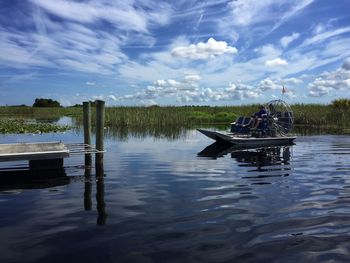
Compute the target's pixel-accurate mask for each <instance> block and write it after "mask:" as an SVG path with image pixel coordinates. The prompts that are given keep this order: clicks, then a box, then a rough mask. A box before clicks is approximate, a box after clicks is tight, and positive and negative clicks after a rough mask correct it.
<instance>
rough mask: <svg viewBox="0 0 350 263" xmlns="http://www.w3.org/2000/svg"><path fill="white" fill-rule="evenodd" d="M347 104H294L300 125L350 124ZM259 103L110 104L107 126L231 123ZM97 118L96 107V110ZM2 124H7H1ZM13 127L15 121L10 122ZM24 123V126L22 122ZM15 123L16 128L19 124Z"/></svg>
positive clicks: (77, 110) (25, 114)
mask: <svg viewBox="0 0 350 263" xmlns="http://www.w3.org/2000/svg"><path fill="white" fill-rule="evenodd" d="M344 101H345V103H343V104H341V103H340V104H339V105H338V104H334V103H333V104H331V105H321V104H294V105H292V110H293V112H294V116H295V120H294V121H295V124H296V125H304V126H333V127H339V128H349V127H350V105H349V103H348V100H344ZM257 110H258V105H242V106H220V107H209V106H183V107H174V106H169V107H159V106H151V107H107V108H106V126H110V127H113V126H117V127H138V128H142V127H151V128H152V129H157V128H164V127H168V128H171V127H190V126H194V125H205V124H227V125H228V124H229V123H230V122H232V121H233V120H235V119H236V118H237V117H238V116H251V115H252V114H253V113H254V112H256V111H257ZM92 114H93V118H92V119H93V120H94V115H95V112H94V109H93V111H92ZM0 116H1V118H2V119H6V118H8V117H9V116H10V117H11V118H31V119H35V120H50V119H54V120H55V119H56V120H58V119H59V118H60V117H62V116H71V117H74V118H75V119H76V120H77V122H78V124H79V123H81V121H82V108H81V107H72V108H33V107H0ZM0 125H4V124H1V123H0ZM9 125H10V126H11V123H10V124H9ZM19 126H20V125H19ZM19 126H15V127H19Z"/></svg>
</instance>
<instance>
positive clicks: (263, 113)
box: [252, 105, 267, 129]
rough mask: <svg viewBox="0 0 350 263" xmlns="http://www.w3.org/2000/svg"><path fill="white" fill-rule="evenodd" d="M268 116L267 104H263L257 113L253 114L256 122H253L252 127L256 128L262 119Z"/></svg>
mask: <svg viewBox="0 0 350 263" xmlns="http://www.w3.org/2000/svg"><path fill="white" fill-rule="evenodd" d="M266 116H267V111H266V109H265V106H264V105H261V106H260V110H259V111H258V112H256V113H254V115H253V117H254V122H253V125H252V128H253V129H256V128H257V127H258V126H259V124H260V123H261V121H262V120H263V118H264V117H266Z"/></svg>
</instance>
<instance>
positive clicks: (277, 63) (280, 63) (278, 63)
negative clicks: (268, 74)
mask: <svg viewBox="0 0 350 263" xmlns="http://www.w3.org/2000/svg"><path fill="white" fill-rule="evenodd" d="M287 64H288V62H287V61H286V60H284V59H281V58H275V59H271V60H266V61H265V65H266V66H268V67H276V66H285V65H287Z"/></svg>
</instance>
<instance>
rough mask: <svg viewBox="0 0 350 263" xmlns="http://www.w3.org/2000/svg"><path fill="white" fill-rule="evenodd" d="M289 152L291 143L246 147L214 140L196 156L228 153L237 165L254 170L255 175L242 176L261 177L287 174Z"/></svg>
mask: <svg viewBox="0 0 350 263" xmlns="http://www.w3.org/2000/svg"><path fill="white" fill-rule="evenodd" d="M291 152H292V145H284V146H272V147H258V148H253V147H251V148H247V147H244V146H233V145H230V144H225V143H218V142H215V143H213V144H211V145H209V146H207V147H206V148H205V149H203V150H202V151H201V152H199V153H198V156H199V157H207V158H211V159H217V158H221V157H224V156H226V155H230V156H231V158H233V159H235V160H236V162H237V163H238V166H239V167H247V168H248V172H256V175H254V176H250V175H249V176H243V177H244V178H256V177H257V178H262V177H272V176H289V175H290V173H291V165H290V160H291Z"/></svg>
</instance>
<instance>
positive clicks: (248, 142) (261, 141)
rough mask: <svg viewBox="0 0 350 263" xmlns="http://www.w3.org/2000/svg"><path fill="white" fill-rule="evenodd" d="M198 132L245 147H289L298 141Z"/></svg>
mask: <svg viewBox="0 0 350 263" xmlns="http://www.w3.org/2000/svg"><path fill="white" fill-rule="evenodd" d="M197 130H198V131H199V132H201V133H203V134H204V135H206V136H207V137H209V138H211V139H213V140H216V141H224V142H229V143H232V144H235V145H245V146H252V145H254V146H269V145H287V144H292V143H293V141H294V140H295V139H296V137H293V136H285V137H264V138H256V137H252V136H240V135H237V134H233V133H221V132H217V131H211V130H205V129H197Z"/></svg>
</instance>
